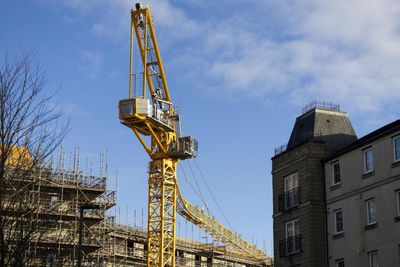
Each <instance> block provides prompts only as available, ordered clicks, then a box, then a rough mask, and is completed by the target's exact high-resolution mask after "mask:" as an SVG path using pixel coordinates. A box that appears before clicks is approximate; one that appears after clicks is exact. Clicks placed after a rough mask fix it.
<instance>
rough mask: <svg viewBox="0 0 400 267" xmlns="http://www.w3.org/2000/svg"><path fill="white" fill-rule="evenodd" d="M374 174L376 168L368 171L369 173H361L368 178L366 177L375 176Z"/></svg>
mask: <svg viewBox="0 0 400 267" xmlns="http://www.w3.org/2000/svg"><path fill="white" fill-rule="evenodd" d="M374 175H375V170H373V171H370V172H367V173H364V174H363V175H361V178H363V179H366V178H369V177H371V176H374Z"/></svg>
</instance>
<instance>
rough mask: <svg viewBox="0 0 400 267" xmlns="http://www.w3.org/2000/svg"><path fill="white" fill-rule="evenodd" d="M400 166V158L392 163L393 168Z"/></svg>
mask: <svg viewBox="0 0 400 267" xmlns="http://www.w3.org/2000/svg"><path fill="white" fill-rule="evenodd" d="M399 166H400V160H397V161H395V162H393V163H392V168H396V167H399Z"/></svg>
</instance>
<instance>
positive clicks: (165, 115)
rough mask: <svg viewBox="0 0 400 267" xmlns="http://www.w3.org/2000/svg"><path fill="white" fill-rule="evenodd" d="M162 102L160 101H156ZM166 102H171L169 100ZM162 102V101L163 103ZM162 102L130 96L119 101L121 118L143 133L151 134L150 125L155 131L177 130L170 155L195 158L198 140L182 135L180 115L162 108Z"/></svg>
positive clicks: (122, 121)
mask: <svg viewBox="0 0 400 267" xmlns="http://www.w3.org/2000/svg"><path fill="white" fill-rule="evenodd" d="M156 102H160V101H156ZM162 102H165V103H164V104H171V103H169V102H167V101H162ZM162 102H160V103H161V104H162ZM160 103H158V105H157V103H154V105H151V104H150V100H149V99H146V98H140V97H139V98H128V99H123V100H120V101H119V104H118V106H119V119H120V121H121V123H122V124H123V125H125V126H127V127H129V128H135V129H136V130H138V131H139V132H140V133H141V134H143V135H151V131H150V130H149V127H151V128H152V129H153V131H154V132H159V131H162V132H176V133H177V138H176V141H174V142H172V143H170V144H169V147H168V156H169V157H171V158H173V159H181V160H184V159H189V158H195V157H196V155H197V150H198V143H197V140H196V139H194V138H193V137H191V136H185V137H181V136H180V130H179V129H177V128H179V125H180V123H179V115H178V114H176V113H175V112H174V114H170V110H169V109H162V105H160Z"/></svg>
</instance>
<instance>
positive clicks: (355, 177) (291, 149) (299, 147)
mask: <svg viewBox="0 0 400 267" xmlns="http://www.w3.org/2000/svg"><path fill="white" fill-rule="evenodd" d="M272 175H273V205H274V215H273V220H274V251H275V255H274V256H275V257H274V260H275V266H278V267H280V266H316V267H321V266H331V267H344V266H369V267H376V266H378V264H379V266H400V228H399V227H400V223H398V221H400V121H395V122H393V123H391V124H388V125H386V126H384V127H382V128H380V129H378V130H376V131H374V132H372V133H370V134H368V135H366V136H364V137H362V138H360V139H357V137H356V135H355V133H354V130H353V127H352V125H351V122H350V120H349V119H348V116H347V114H346V113H345V112H341V111H340V110H339V107H338V106H336V105H332V104H329V105H327V104H326V103H323V104H321V103H313V104H312V105H310V106H308V107H307V108H306V109H305V110H303V114H302V115H301V116H299V117H298V118H297V119H296V123H295V125H294V128H293V131H292V134H291V136H290V139H289V142H288V145H287V147H281V148H280V149H278V150H276V151H275V156H274V157H273V158H272Z"/></svg>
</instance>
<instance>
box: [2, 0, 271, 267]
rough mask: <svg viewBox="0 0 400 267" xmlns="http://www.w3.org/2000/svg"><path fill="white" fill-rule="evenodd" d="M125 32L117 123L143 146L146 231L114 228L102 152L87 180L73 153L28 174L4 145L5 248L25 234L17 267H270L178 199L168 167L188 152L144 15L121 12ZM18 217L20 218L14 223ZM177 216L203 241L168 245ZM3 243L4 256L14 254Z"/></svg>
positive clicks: (143, 10) (173, 240)
mask: <svg viewBox="0 0 400 267" xmlns="http://www.w3.org/2000/svg"><path fill="white" fill-rule="evenodd" d="M130 32H131V35H130V70H129V71H130V75H129V85H128V86H127V87H128V89H129V90H128V98H126V99H122V100H120V101H119V105H118V107H119V119H120V122H121V124H122V125H124V126H126V127H128V128H129V129H130V130H131V131H132V133H133V135H132V136H133V137H134V136H136V138H137V140H138V141H139V143H140V144H141V145H142V146H143V151H137V152H136V153H141V154H143V155H147V156H148V157H149V159H150V160H151V161H150V164H149V168H148V174H149V184H148V200H147V201H148V211H147V223H148V224H147V227H143V228H138V227H131V226H129V225H124V224H121V223H116V218H115V217H116V214H115V213H114V214H112V212H111V210H112V208H113V207H115V206H116V205H118V203H117V201H116V191H112V190H108V185H109V183H110V182H109V181H107V179H108V163H107V154H106V153H102V154H100V164H99V166H100V168H99V173H98V174H97V175H95V174H93V168H92V163H90V164H89V163H88V161H87V160H86V164H82V162H81V159H80V151H79V149H78V150H77V149H75V150H74V153H70V154H69V162H68V163H66V162H67V160H66V157H67V156H66V153H65V151H64V150H63V148H61V150H60V151H59V152H57V155H53V156H52V159H51V160H47V161H45V162H42V163H41V164H40V165H37V164H36V163H35V160H34V157H33V156H32V153H31V150H30V149H29V148H28V147H24V146H18V147H17V146H10V148H7V149H10V151H9V153H11V154H10V155H11V156H10V157H11V159H7V160H6V171H7V172H6V176H5V180H4V181H3V186H5V191H4V192H5V193H4V194H3V197H4V198H3V199H4V202H3V204H2V211H4V212H6V213H5V214H7V215H6V216H7V218H8V219H10V218H11V223H9V224H4V225H5V226H4V227H3V230H4V231H9V232H10V234H8V235H7V234H6V239H7V238H9V239H10V240H11V239H13V237H12V236H13V235H12V234H11V233H14V231H16V232H17V228H18V229H19V227H20V229H22V230H21V231H22V232H29V234H25V236H27V238H28V239H29V245H28V246H27V247H26V249H24V253H25V255H28V260H27V261H26V263H25V264H22V263H21V265H27V266H28V265H29V266H124V267H125V266H126V267H127V266H158V267H162V266H201V267H203V266H204V267H206V266H207V267H209V266H238V267H245V266H260V267H261V266H272V265H273V261H272V258H270V257H269V256H267V255H266V254H265V252H264V251H262V250H261V249H259V248H258V247H257V246H256V245H255V244H254V243H250V242H248V241H247V240H245V239H244V238H243V237H242V235H240V234H238V233H235V232H234V231H232V230H230V229H228V228H227V227H225V226H224V225H222V224H221V223H220V222H218V221H217V220H216V218H215V217H214V216H213V215H212V214H211V213H209V211H208V207H207V204H206V203H204V205H205V207H207V209H204V207H198V206H197V205H194V204H191V203H190V202H189V201H188V200H186V199H185V198H184V197H183V195H182V193H181V191H180V187H179V184H178V179H177V166H178V163H179V162H180V161H183V160H187V159H193V158H195V157H196V155H197V149H198V148H197V147H198V143H197V140H196V139H195V138H194V137H192V136H183V135H182V133H181V121H180V114H179V112H178V111H177V110H176V108H175V105H174V103H173V100H172V99H171V95H170V92H169V88H168V85H167V82H166V77H165V73H164V69H163V64H162V60H161V55H160V51H159V49H158V44H157V39H156V36H155V29H154V24H153V17H152V15H151V14H150V9H149V7H144V6H143V5H142V4H140V3H138V4H136V5H135V8H134V9H132V10H131V29H130ZM135 47H136V48H135ZM135 57H139V59H136V58H135ZM138 61H139V62H141V66H142V67H141V68H139V71H137V72H136V71H134V69H135V70H136V67H134V66H133V63H134V62H136V63H137V62H138ZM133 137H132V139H133ZM6 147H8V145H7V146H6ZM4 151H6V150H4ZM2 153H3V154H5V153H6V152H2ZM28 165H29V166H33V168H30V169H29V168H28V167H26V166H28ZM83 165H85V168H83V167H82V166H83ZM89 165H90V166H89ZM28 169H29V171H28ZM17 196H18V197H17ZM143 202H145V199H143ZM114 210H115V208H114ZM19 213H23V214H24V215H23V216H24V217H23V219H21V220H20V219H19V218H18V214H19ZM177 215H180V216H182V218H183V219H185V220H186V221H187V222H190V223H192V224H193V225H194V226H196V227H198V228H199V229H201V230H202V231H204V233H205V234H207V235H208V236H210V237H211V238H212V239H211V240H212V241H211V242H199V241H195V240H193V239H184V238H180V237H178V236H177ZM12 220H15V222H12ZM18 225H20V226H18ZM28 228H29V230H28ZM15 234H16V235H17V234H18V233H15ZM10 240H9V247H10V248H18V246H19V244H18V243H13V242H11V241H10ZM6 260H7V259H6Z"/></svg>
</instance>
